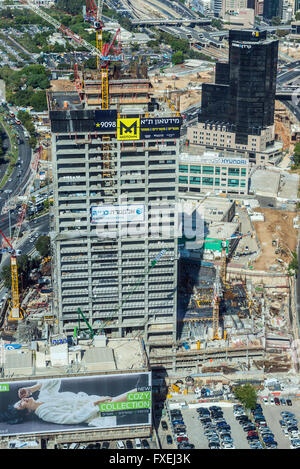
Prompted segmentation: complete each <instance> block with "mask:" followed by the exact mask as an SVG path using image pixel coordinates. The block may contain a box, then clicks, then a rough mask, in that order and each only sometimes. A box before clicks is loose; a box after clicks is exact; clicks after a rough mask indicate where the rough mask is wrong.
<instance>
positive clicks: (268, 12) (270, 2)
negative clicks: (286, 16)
mask: <svg viewBox="0 0 300 469" xmlns="http://www.w3.org/2000/svg"><path fill="white" fill-rule="evenodd" d="M282 7H283V0H264V11H263V17H264V19H266V20H271V19H272V18H275V17H276V16H279V18H281V16H282Z"/></svg>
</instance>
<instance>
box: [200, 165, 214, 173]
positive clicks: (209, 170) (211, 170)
mask: <svg viewBox="0 0 300 469" xmlns="http://www.w3.org/2000/svg"><path fill="white" fill-rule="evenodd" d="M202 172H203V174H214V167H213V166H203V168H202Z"/></svg>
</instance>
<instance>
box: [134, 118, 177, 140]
mask: <svg viewBox="0 0 300 469" xmlns="http://www.w3.org/2000/svg"><path fill="white" fill-rule="evenodd" d="M181 124H182V117H153V118H151V119H149V118H147V119H142V118H141V119H140V139H141V140H147V139H151V138H179V137H180V127H181Z"/></svg>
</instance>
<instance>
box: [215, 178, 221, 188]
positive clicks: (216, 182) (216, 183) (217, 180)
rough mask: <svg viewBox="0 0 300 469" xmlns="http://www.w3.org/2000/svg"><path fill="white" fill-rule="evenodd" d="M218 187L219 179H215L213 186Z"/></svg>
mask: <svg viewBox="0 0 300 469" xmlns="http://www.w3.org/2000/svg"><path fill="white" fill-rule="evenodd" d="M219 185H220V178H216V179H215V186H219Z"/></svg>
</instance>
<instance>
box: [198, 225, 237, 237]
mask: <svg viewBox="0 0 300 469" xmlns="http://www.w3.org/2000/svg"><path fill="white" fill-rule="evenodd" d="M238 230H239V223H231V222H223V223H222V224H220V223H216V222H214V223H211V224H210V225H209V226H208V230H207V233H206V238H215V239H219V240H222V239H226V238H230V237H231V236H232V235H234V234H235V233H236V232H238Z"/></svg>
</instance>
